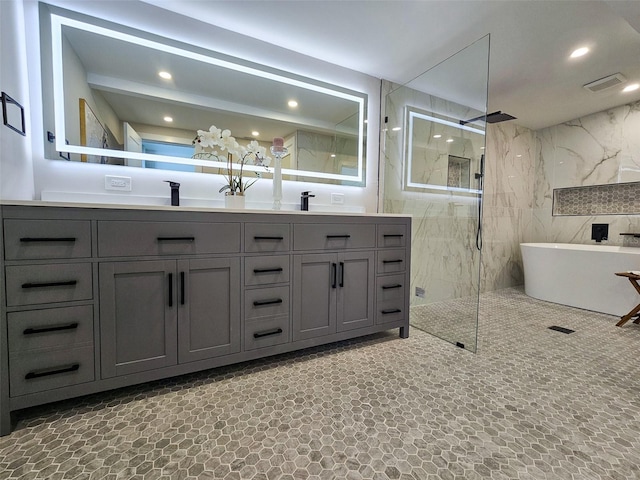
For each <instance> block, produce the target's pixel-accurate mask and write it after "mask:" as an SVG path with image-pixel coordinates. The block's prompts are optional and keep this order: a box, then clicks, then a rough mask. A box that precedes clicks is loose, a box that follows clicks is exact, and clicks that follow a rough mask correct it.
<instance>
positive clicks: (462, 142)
mask: <svg viewBox="0 0 640 480" xmlns="http://www.w3.org/2000/svg"><path fill="white" fill-rule="evenodd" d="M488 60H489V36H486V37H484V38H482V39H480V40H478V41H477V42H475V43H473V44H472V45H470V46H468V47H467V48H465V49H464V50H462V51H460V52H458V53H457V54H455V55H453V56H451V57H450V58H448V59H447V60H445V61H443V62H441V63H439V64H438V65H437V66H435V67H434V68H432V69H430V70H428V71H427V72H425V73H424V74H422V75H420V76H419V77H417V78H415V79H414V80H412V81H411V82H409V83H407V84H405V85H397V84H392V83H390V82H385V84H384V87H385V89H386V95H385V98H384V102H383V108H384V114H383V131H384V135H383V146H382V148H383V153H384V156H383V162H384V165H383V170H382V173H383V175H382V182H381V183H382V187H381V194H382V195H381V197H382V209H383V211H384V212H385V213H404V214H411V215H412V216H413V227H412V230H413V231H412V253H411V255H412V262H411V292H412V301H411V317H410V318H411V324H412V326H414V327H416V328H419V329H422V330H425V331H427V332H429V333H432V334H434V335H437V336H439V337H441V338H443V339H445V340H447V341H450V342H452V343H454V344H456V345H458V346H460V347H462V348H465V349H468V350H471V351H476V348H477V321H478V295H479V291H480V260H481V249H482V237H481V234H482V230H481V218H482V203H481V200H482V194H483V182H484V176H483V174H484V163H485V156H484V150H485V139H486V136H485V127H486V123H487V120H488V118H487V113H486V112H487V109H486V106H487V82H488ZM490 160H491V159H489V158H487V159H486V161H490Z"/></svg>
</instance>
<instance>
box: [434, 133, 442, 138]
mask: <svg viewBox="0 0 640 480" xmlns="http://www.w3.org/2000/svg"><path fill="white" fill-rule="evenodd" d="M433 138H442V135H440V134H438V135H434V136H433Z"/></svg>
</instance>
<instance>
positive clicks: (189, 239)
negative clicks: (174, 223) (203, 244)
mask: <svg viewBox="0 0 640 480" xmlns="http://www.w3.org/2000/svg"><path fill="white" fill-rule="evenodd" d="M195 239H196V237H158V241H159V242H193V241H195Z"/></svg>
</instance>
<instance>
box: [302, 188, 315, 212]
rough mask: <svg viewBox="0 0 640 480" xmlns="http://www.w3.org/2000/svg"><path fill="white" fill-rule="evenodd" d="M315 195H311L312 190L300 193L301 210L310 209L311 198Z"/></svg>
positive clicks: (306, 210)
mask: <svg viewBox="0 0 640 480" xmlns="http://www.w3.org/2000/svg"><path fill="white" fill-rule="evenodd" d="M311 197H315V195H311V192H302V194H301V195H300V210H302V211H303V212H308V211H309V198H311Z"/></svg>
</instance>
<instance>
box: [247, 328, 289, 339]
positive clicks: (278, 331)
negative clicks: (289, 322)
mask: <svg viewBox="0 0 640 480" xmlns="http://www.w3.org/2000/svg"><path fill="white" fill-rule="evenodd" d="M281 333H282V329H281V328H276V329H274V330H267V331H266V332H256V333H254V334H253V338H262V337H269V336H271V335H280V334H281Z"/></svg>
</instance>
